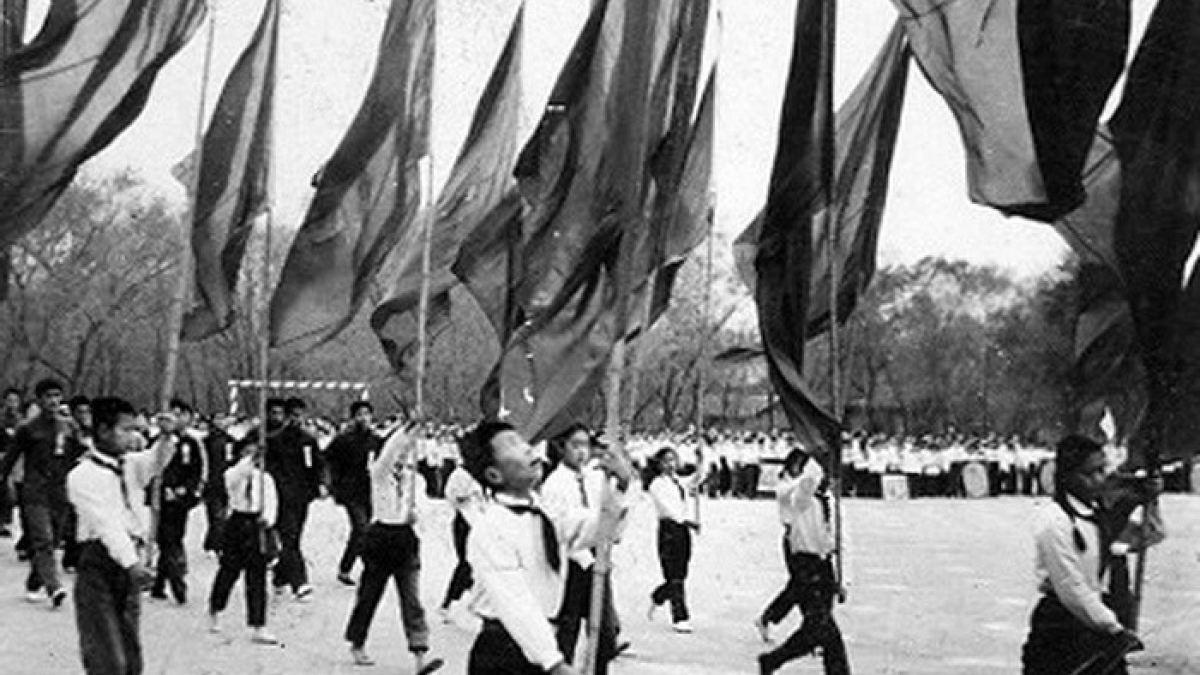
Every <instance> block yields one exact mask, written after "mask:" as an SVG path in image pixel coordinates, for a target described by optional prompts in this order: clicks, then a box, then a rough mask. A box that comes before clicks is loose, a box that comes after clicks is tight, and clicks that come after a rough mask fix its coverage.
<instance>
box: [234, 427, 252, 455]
mask: <svg viewBox="0 0 1200 675" xmlns="http://www.w3.org/2000/svg"><path fill="white" fill-rule="evenodd" d="M251 445H258V432H256V431H253V430H252V431H251V432H250V433H248V434H246V435H245V436H242V437H241V438H239V439H237V440H236V441H234V442H233V455H234V456H235V457H241V456H242V453H243V452H245V451H246V448H248V447H250V446H251Z"/></svg>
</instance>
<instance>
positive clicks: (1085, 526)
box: [1021, 436, 1142, 675]
mask: <svg viewBox="0 0 1200 675" xmlns="http://www.w3.org/2000/svg"><path fill="white" fill-rule="evenodd" d="M1054 463H1055V472H1054V501H1053V503H1051V504H1048V505H1047V506H1046V510H1045V511H1044V512H1043V514H1042V519H1041V522H1040V523H1039V524H1038V527H1037V530H1036V533H1035V535H1034V545H1035V548H1036V557H1035V561H1034V570H1035V573H1036V575H1037V581H1038V590H1039V591H1040V592H1041V594H1042V597H1041V600H1039V601H1038V604H1037V606H1036V607H1035V608H1034V611H1033V615H1032V616H1031V617H1030V626H1029V636H1028V638H1026V641H1025V645H1024V648H1023V650H1022V655H1021V661H1022V664H1023V670H1022V672H1023V673H1025V675H1060V674H1061V673H1073V674H1077V675H1101V674H1106V673H1112V674H1114V675H1115V674H1121V673H1125V672H1126V666H1125V654H1127V653H1128V652H1130V651H1134V650H1137V649H1141V648H1142V644H1141V641H1140V640H1139V639H1138V637H1137V635H1135V634H1134V633H1132V632H1131V631H1129V630H1128V629H1126V628H1125V627H1124V626H1122V625H1121V621H1120V619H1119V617H1118V615H1117V613H1116V612H1115V611H1113V609H1112V608H1110V607H1109V606H1108V605H1106V604H1105V599H1104V596H1103V593H1104V583H1103V578H1104V577H1105V576H1106V574H1107V573H1108V572H1109V571H1110V563H1111V548H1110V547H1111V543H1112V542H1113V541H1114V540H1115V539H1116V536H1115V535H1116V534H1117V532H1115V531H1113V530H1114V528H1110V527H1105V526H1106V525H1107V524H1108V522H1109V521H1110V519H1109V518H1107V517H1106V516H1107V514H1105V513H1104V512H1103V508H1102V507H1101V505H1100V502H1099V497H1100V492H1101V489H1102V487H1103V486H1104V482H1105V457H1104V448H1103V447H1102V446H1101V445H1100V444H1099V443H1096V442H1095V441H1092V440H1091V439H1089V438H1086V437H1083V436H1067V437H1066V438H1064V439H1063V440H1061V441H1059V443H1058V446H1057V447H1056V448H1055V454H1054Z"/></svg>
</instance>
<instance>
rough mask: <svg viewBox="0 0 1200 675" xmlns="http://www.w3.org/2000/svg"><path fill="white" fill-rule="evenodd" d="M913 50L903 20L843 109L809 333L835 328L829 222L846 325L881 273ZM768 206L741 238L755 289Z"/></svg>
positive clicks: (739, 259)
mask: <svg viewBox="0 0 1200 675" xmlns="http://www.w3.org/2000/svg"><path fill="white" fill-rule="evenodd" d="M908 60H909V59H908V48H907V46H906V40H905V37H904V31H903V30H902V29H901V26H900V24H897V25H896V27H895V28H893V29H892V32H891V34H890V35H889V36H888V39H887V41H886V42H885V43H884V46H883V49H882V50H880V52H879V55H878V56H877V57H876V58H875V62H874V63H873V64H872V66H871V68H870V69H869V70H868V71H867V73H866V74H865V75H864V76H863V79H862V81H861V82H859V84H858V86H857V87H856V88H855V89H854V92H853V93H852V94H851V95H850V98H849V99H848V100H847V101H846V102H845V103H844V104H842V107H841V110H839V111H838V115H837V124H836V132H835V135H836V140H835V143H836V154H837V156H836V159H835V166H834V184H833V196H832V197H833V206H832V212H831V213H830V217H829V218H826V217H825V209H824V208H823V206H822V205H821V204H819V203H814V206H815V207H817V208H818V210H817V212H816V213H814V214H812V216H811V218H812V220H813V222H814V224H815V225H814V227H813V252H814V253H813V260H812V273H811V275H810V276H811V280H810V291H809V306H808V327H807V331H808V337H809V338H812V337H814V336H816V335H819V334H821V333H822V332H824V331H826V330H828V329H829V314H830V311H829V284H830V277H831V276H832V274H833V269H832V266H831V265H830V261H829V247H828V246H827V243H828V241H829V237H828V233H827V232H826V231H825V224H826V223H828V224H829V225H830V226H831V227H833V228H835V232H836V242H837V262H838V281H837V286H838V300H837V306H838V323H839V324H841V323H844V322H845V321H846V319H848V318H849V317H850V314H851V313H852V312H853V311H854V308H855V306H857V304H858V298H859V297H860V296H861V295H862V294H863V293H864V292H865V291H866V289H867V286H868V284H870V282H871V277H872V276H874V274H875V257H876V255H875V254H876V245H877V243H878V241H879V227H880V224H881V222H882V220H883V209H884V205H885V203H886V201H887V187H888V179H889V176H890V175H891V168H892V156H893V155H894V153H895V149H896V138H897V136H898V134H899V131H900V113H901V109H902V108H903V107H904V92H905V86H906V84H907V82H908ZM764 214H765V211H763V212H760V213H759V215H758V217H757V218H755V219H754V221H753V222H752V223H750V225H749V226H748V227H747V228H746V229H745V231H743V232H742V234H741V235H739V236H738V238H737V240H736V241H734V261H735V263H736V265H737V269H738V272H739V274H740V276H741V277H742V280H743V281H744V282H745V283H746V285H747V286H748V287H749V288H750V289H751V291H752V292H753V291H754V289H755V278H756V273H755V269H754V261H755V257H756V254H757V252H758V239H759V234H760V232H761V229H762V223H763V216H764Z"/></svg>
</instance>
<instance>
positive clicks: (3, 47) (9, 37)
mask: <svg viewBox="0 0 1200 675" xmlns="http://www.w3.org/2000/svg"><path fill="white" fill-rule="evenodd" d="M26 9H27V5H26V2H25V0H2V2H0V21H3V23H2V24H0V63H3V62H4V60H6V59H7V58H8V57H9V56H12V55H13V53H15V52H16V51H17V50H18V49H20V48H21V45H23V44H24V42H25V15H26ZM3 72H4V71H3V69H2V68H0V75H3ZM13 102H15V103H20V100H19V99H14V100H12V101H9V100H7V99H0V128H2V129H10V128H14V127H16V126H17V125H18V124H20V120H21V109H20V106H19V105H18V106H16V107H13V106H9V105H5V104H6V103H13ZM3 152H4V151H3V150H0V154H3ZM11 273H12V257H11V253H10V252H9V247H8V246H0V300H3V299H4V298H6V297H8V284H9V276H10V274H11Z"/></svg>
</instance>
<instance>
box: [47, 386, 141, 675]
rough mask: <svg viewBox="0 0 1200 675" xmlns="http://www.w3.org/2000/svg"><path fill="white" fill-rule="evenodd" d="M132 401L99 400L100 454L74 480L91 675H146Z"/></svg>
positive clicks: (79, 613)
mask: <svg viewBox="0 0 1200 675" xmlns="http://www.w3.org/2000/svg"><path fill="white" fill-rule="evenodd" d="M136 416H137V413H136V411H135V410H134V409H133V406H132V405H130V404H129V402H128V401H124V400H121V399H117V398H98V399H95V400H94V401H92V417H93V423H94V425H95V426H94V429H95V436H94V439H95V449H94V450H91V451H89V452H88V453H87V455H86V456H85V458H84V459H83V461H81V462H80V463H79V465H78V466H76V467H75V468H74V469H72V470H71V473H70V474H69V475H68V477H67V494H68V497H69V499H70V502H71V504H72V505H73V506H74V507H75V513H76V514H77V517H78V523H79V527H78V535H79V542H80V544H79V546H80V553H79V567H78V572H77V575H76V578H75V623H76V625H77V626H78V629H79V646H80V651H81V654H82V657H83V668H84V671H85V672H87V673H88V674H89V675H140V673H141V672H142V647H141V640H140V637H139V617H140V615H141V588H142V586H144V585H145V584H146V583H147V582H148V581H149V578H150V572H149V571H148V570H147V569H146V568H145V567H144V566H143V565H142V562H141V554H140V551H139V547H140V546H141V544H142V542H143V533H142V529H141V524H140V522H139V520H138V518H137V516H136V515H135V514H134V513H133V511H132V509H131V505H130V502H129V493H128V489H127V487H126V480H125V472H124V467H123V465H124V462H123V459H124V454H125V452H126V450H127V449H128V448H129V447H130V446H131V445H132V444H133V439H132V436H134V435H136V433H137V432H136V430H135V429H136V424H137V423H136Z"/></svg>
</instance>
